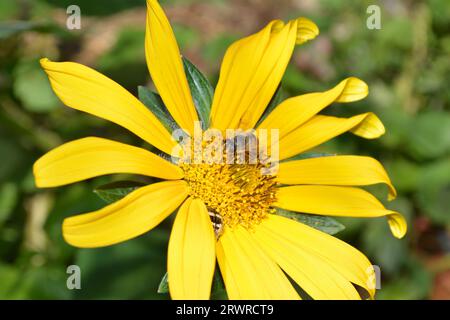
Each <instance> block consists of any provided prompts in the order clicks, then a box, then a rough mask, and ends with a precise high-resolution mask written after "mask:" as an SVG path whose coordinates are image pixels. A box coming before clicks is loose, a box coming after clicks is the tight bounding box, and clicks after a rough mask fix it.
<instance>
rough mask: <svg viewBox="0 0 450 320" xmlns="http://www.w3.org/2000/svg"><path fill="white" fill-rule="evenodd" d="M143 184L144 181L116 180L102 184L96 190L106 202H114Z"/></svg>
mask: <svg viewBox="0 0 450 320" xmlns="http://www.w3.org/2000/svg"><path fill="white" fill-rule="evenodd" d="M142 186H144V184H143V183H140V182H135V181H116V182H112V183H108V184H105V185H102V186H100V187H98V188H96V189H94V192H95V194H97V195H98V196H99V197H100V198H101V199H102V200H104V201H105V202H107V203H113V202H116V201H118V200H120V199H122V198H123V197H125V196H126V195H127V194H129V193H130V192H133V191H134V190H136V189H138V188H140V187H142Z"/></svg>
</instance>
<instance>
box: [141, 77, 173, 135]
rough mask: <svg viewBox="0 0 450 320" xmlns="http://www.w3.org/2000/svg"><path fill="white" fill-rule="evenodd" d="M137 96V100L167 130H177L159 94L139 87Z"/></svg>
mask: <svg viewBox="0 0 450 320" xmlns="http://www.w3.org/2000/svg"><path fill="white" fill-rule="evenodd" d="M138 95H139V100H141V102H142V103H143V104H144V105H145V106H146V107H147V108H149V109H150V111H151V112H152V113H153V114H154V115H155V116H156V117H157V118H158V119H159V121H161V123H162V124H163V125H164V127H166V129H167V130H169V131H170V132H172V131H173V130H175V129H178V125H177V124H176V122H175V120H173V118H172V116H171V115H170V113H169V111H168V110H167V108H166V106H165V105H164V102H163V101H162V99H161V96H160V95H159V94H157V93H155V92H152V91H150V90H149V89H147V88H146V87H143V86H139V87H138Z"/></svg>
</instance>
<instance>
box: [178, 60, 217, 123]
mask: <svg viewBox="0 0 450 320" xmlns="http://www.w3.org/2000/svg"><path fill="white" fill-rule="evenodd" d="M183 65H184V71H185V73H186V78H187V80H188V83H189V89H190V90H191V95H192V99H194V104H195V108H196V109H197V114H198V117H199V119H200V121H202V128H203V130H207V129H208V127H209V114H210V112H211V104H212V99H213V96H214V89H213V87H212V86H211V83H209V81H208V79H207V78H206V77H205V76H204V75H203V74H202V73H201V72H200V71H199V70H198V69H197V68H196V67H195V66H194V65H193V64H192V63H191V62H190V61H189V60H188V59H186V58H184V57H183Z"/></svg>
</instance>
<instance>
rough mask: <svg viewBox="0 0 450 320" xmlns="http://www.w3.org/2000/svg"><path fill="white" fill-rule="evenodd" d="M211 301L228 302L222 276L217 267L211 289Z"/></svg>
mask: <svg viewBox="0 0 450 320" xmlns="http://www.w3.org/2000/svg"><path fill="white" fill-rule="evenodd" d="M211 299H212V300H228V295H227V290H226V289H225V283H224V282H223V278H222V274H221V273H220V271H219V266H218V265H216V271H215V272H214V278H213V282H212V287H211Z"/></svg>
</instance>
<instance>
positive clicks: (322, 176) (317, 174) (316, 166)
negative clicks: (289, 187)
mask: <svg viewBox="0 0 450 320" xmlns="http://www.w3.org/2000/svg"><path fill="white" fill-rule="evenodd" d="M277 180H278V182H279V183H281V184H324V185H338V186H367V185H371V184H377V183H385V184H386V185H387V186H388V187H389V199H394V198H395V197H396V195H397V193H396V191H395V188H394V186H393V185H392V183H391V180H390V179H389V176H388V175H387V173H386V171H385V170H384V168H383V166H382V165H381V163H379V162H378V161H377V160H375V159H373V158H370V157H360V156H330V157H319V158H309V159H303V160H298V161H287V162H282V163H280V166H279V170H278V177H277Z"/></svg>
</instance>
